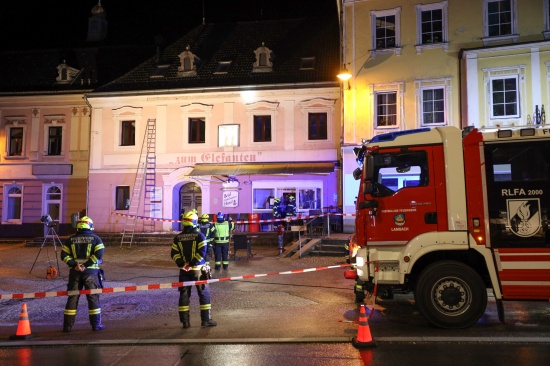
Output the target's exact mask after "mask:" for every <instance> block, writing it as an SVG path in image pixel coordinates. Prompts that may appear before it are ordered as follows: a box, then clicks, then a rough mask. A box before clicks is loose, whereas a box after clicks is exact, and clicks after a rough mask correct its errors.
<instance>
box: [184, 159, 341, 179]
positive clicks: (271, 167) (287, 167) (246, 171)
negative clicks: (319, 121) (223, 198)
mask: <svg viewBox="0 0 550 366" xmlns="http://www.w3.org/2000/svg"><path fill="white" fill-rule="evenodd" d="M335 163H336V162H334V161H329V162H299V163H298V162H297V163H243V164H233V163H231V164H195V167H194V168H193V170H191V172H189V174H188V175H189V176H208V175H210V176H212V175H258V174H328V173H332V172H334V165H335Z"/></svg>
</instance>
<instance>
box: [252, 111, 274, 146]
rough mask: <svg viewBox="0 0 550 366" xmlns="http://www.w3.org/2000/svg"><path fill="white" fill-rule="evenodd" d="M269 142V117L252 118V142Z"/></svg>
mask: <svg viewBox="0 0 550 366" xmlns="http://www.w3.org/2000/svg"><path fill="white" fill-rule="evenodd" d="M269 141H271V116H254V142H269Z"/></svg>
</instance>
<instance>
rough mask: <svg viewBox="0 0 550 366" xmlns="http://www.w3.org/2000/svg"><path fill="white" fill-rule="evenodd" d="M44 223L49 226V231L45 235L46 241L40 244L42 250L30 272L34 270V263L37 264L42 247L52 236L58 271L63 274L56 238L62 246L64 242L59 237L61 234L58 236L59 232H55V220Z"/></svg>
mask: <svg viewBox="0 0 550 366" xmlns="http://www.w3.org/2000/svg"><path fill="white" fill-rule="evenodd" d="M44 225H46V227H47V228H48V233H47V234H46V236H45V237H44V241H43V242H42V245H41V246H40V250H39V251H38V254H37V255H36V258H35V259H34V263H33V264H32V267H31V270H30V271H29V273H31V272H32V269H33V268H34V265H35V264H36V261H37V259H38V257H39V256H40V252H41V251H42V248H44V245H45V244H46V241H47V240H48V237H50V236H51V238H52V241H53V249H54V252H55V260H56V262H57V273H59V274H60V275H61V272H60V270H59V259H58V257H57V246H56V243H55V240H56V239H57V241H58V242H59V245H61V247H63V243H61V239H59V236H57V233H56V232H55V229H54V226H55V222H51V223H45V224H44ZM46 250H47V248H46ZM48 259H49V257H48Z"/></svg>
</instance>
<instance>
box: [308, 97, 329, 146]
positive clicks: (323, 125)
mask: <svg viewBox="0 0 550 366" xmlns="http://www.w3.org/2000/svg"><path fill="white" fill-rule="evenodd" d="M334 103H335V100H334V99H325V98H314V99H308V100H304V101H301V102H300V103H299V106H300V108H301V112H302V115H303V116H304V119H303V124H304V126H307V130H306V131H305V132H306V133H307V134H306V135H305V136H304V137H303V138H304V139H305V141H306V142H309V143H319V142H332V139H333V138H334V136H333V135H334V134H333V133H332V131H333V126H334V122H333V118H334Z"/></svg>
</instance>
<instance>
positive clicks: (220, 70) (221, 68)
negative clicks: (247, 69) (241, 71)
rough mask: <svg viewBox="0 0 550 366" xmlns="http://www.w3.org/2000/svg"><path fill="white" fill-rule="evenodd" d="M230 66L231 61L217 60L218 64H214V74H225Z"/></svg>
mask: <svg viewBox="0 0 550 366" xmlns="http://www.w3.org/2000/svg"><path fill="white" fill-rule="evenodd" d="M230 67H231V61H220V62H218V66H216V71H214V74H227V72H228V71H229V68H230Z"/></svg>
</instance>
